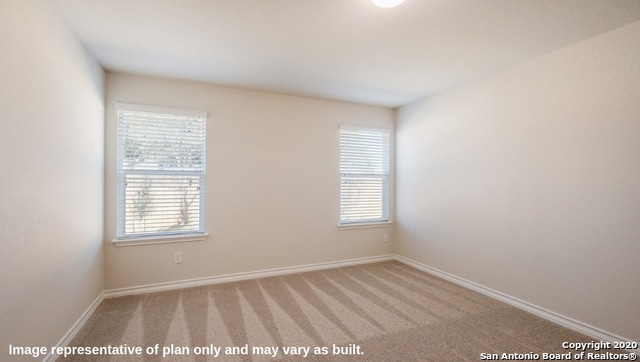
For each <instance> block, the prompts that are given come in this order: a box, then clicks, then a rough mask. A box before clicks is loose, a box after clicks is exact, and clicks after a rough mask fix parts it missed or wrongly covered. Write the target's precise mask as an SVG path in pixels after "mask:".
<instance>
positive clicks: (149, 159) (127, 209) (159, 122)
mask: <svg viewBox="0 0 640 362" xmlns="http://www.w3.org/2000/svg"><path fill="white" fill-rule="evenodd" d="M117 110H118V201H117V208H118V217H117V224H118V225H117V228H118V230H117V237H118V238H132V237H134V238H135V237H145V236H147V237H148V236H166V235H176V234H191V233H203V232H204V195H205V193H204V191H205V154H206V151H205V146H206V142H205V135H206V120H207V114H206V112H200V111H190V110H177V109H165V108H156V107H147V106H138V105H130V104H122V103H119V104H117Z"/></svg>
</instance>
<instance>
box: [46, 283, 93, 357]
mask: <svg viewBox="0 0 640 362" xmlns="http://www.w3.org/2000/svg"><path fill="white" fill-rule="evenodd" d="M103 300H104V292H102V293H100V295H98V297H97V298H96V299H95V300H94V301H93V303H91V305H89V308H87V309H86V310H85V311H84V313H82V315H81V316H80V318H79V319H78V320H77V321H76V322H75V323H74V324H73V326H71V329H69V331H68V332H67V333H66V334H65V335H64V336H63V337H62V339H61V340H60V341H59V342H58V343H57V344H56V345H55V347H66V346H67V345H68V344H69V343H70V342H71V340H72V339H73V338H74V337H75V336H76V334H78V332H79V331H80V329H82V327H83V326H84V324H85V323H87V321H88V320H89V318H90V317H91V316H92V315H93V312H95V311H96V309H98V306H100V303H102V301H103ZM52 349H53V348H52ZM57 358H58V355H57V354H52V353H51V352H49V354H48V355H47V357H46V358H45V359H43V360H42V361H43V362H54V361H55V360H56V359H57Z"/></svg>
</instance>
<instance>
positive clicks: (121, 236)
mask: <svg viewBox="0 0 640 362" xmlns="http://www.w3.org/2000/svg"><path fill="white" fill-rule="evenodd" d="M115 109H116V124H117V127H116V128H117V130H116V238H115V239H114V240H112V242H113V243H114V244H116V245H119V244H120V245H141V244H153V243H171V242H183V241H200V240H204V239H205V238H206V237H207V233H206V231H205V230H206V229H205V210H206V207H205V201H206V187H205V186H206V146H207V145H206V143H207V142H206V128H207V120H208V114H207V112H206V111H199V110H191V109H181V108H169V107H158V106H148V105H139V104H130V103H121V102H117V103H116V104H115ZM123 111H124V112H143V113H150V114H158V115H162V114H164V115H166V114H172V115H176V116H179V117H180V116H186V117H196V118H200V121H201V122H202V124H201V127H202V129H201V136H202V137H203V140H202V144H201V145H199V146H200V147H201V150H202V151H201V162H200V163H199V164H200V166H201V170H188V171H185V170H173V169H172V170H167V169H164V170H160V169H147V170H144V169H125V167H124V160H123V157H124V155H123V151H124V146H122V142H123V139H124V137H125V135H123V134H122V132H121V126H122V125H121V123H122V122H121V112H123ZM176 138H178V137H176ZM127 175H148V176H153V175H156V176H165V177H166V176H195V177H198V194H197V195H198V196H197V199H198V202H199V204H198V225H197V227H198V228H197V230H195V229H192V230H172V231H165V232H154V233H131V232H129V233H127V231H126V228H127V226H126V219H127V218H126V207H127V206H126V201H127V200H126V177H127Z"/></svg>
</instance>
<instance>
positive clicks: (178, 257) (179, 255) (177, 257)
mask: <svg viewBox="0 0 640 362" xmlns="http://www.w3.org/2000/svg"><path fill="white" fill-rule="evenodd" d="M173 263H174V264H180V263H182V252H180V251H176V252H175V253H173Z"/></svg>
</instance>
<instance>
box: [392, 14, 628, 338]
mask: <svg viewBox="0 0 640 362" xmlns="http://www.w3.org/2000/svg"><path fill="white" fill-rule="evenodd" d="M638 39H640V22H636V23H633V24H631V25H628V26H625V27H622V28H619V29H617V30H614V31H611V32H609V33H605V34H603V35H601V36H598V37H595V38H592V39H589V40H586V41H583V42H581V43H578V44H575V45H573V46H570V47H567V48H564V49H561V50H558V51H556V52H553V53H550V54H547V55H545V56H542V57H539V58H537V59H534V60H531V61H528V62H526V63H523V64H521V65H518V66H515V67H511V68H509V69H506V70H503V71H501V72H498V73H494V74H492V75H489V76H486V77H483V78H481V79H477V80H475V81H473V82H470V83H468V84H466V85H462V86H459V87H457V88H455V89H451V90H449V91H447V92H445V93H443V94H440V95H438V96H435V97H433V98H430V99H426V100H424V101H421V102H418V103H415V104H412V105H409V106H406V107H403V108H401V109H400V110H399V111H398V113H397V117H398V121H397V125H396V127H397V129H396V132H397V138H396V142H397V149H396V152H397V158H396V167H397V174H396V181H397V214H396V215H397V220H398V224H397V229H396V242H397V248H398V249H397V250H398V252H399V254H401V255H403V256H406V257H408V258H411V259H414V260H416V261H418V262H421V263H423V264H426V265H429V266H431V267H434V268H437V269H440V270H442V271H445V272H448V273H451V274H453V275H457V276H459V277H462V278H465V279H467V280H470V281H473V282H476V283H479V284H481V285H484V286H486V287H489V288H492V289H495V290H497V291H500V292H503V293H506V294H508V295H511V296H513V297H516V298H519V299H522V300H524V301H527V302H530V303H533V304H535V305H537V306H540V307H543V308H547V309H549V310H551V311H554V312H556V313H560V314H562V315H565V316H568V317H571V318H575V319H577V320H579V321H582V322H584V323H587V324H590V325H592V326H595V327H597V328H600V329H602V330H605V331H608V332H611V333H614V334H617V335H619V336H622V337H626V338H630V339H633V340H636V341H638V340H640V328H638V326H640V313H638V311H639V310H640V288H639V287H638V280H640V263H639V262H638V256H639V255H640V138H639V137H640V106H639V100H640V98H639V95H640V66H639V64H640V63H639V61H640V42H639V41H638Z"/></svg>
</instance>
